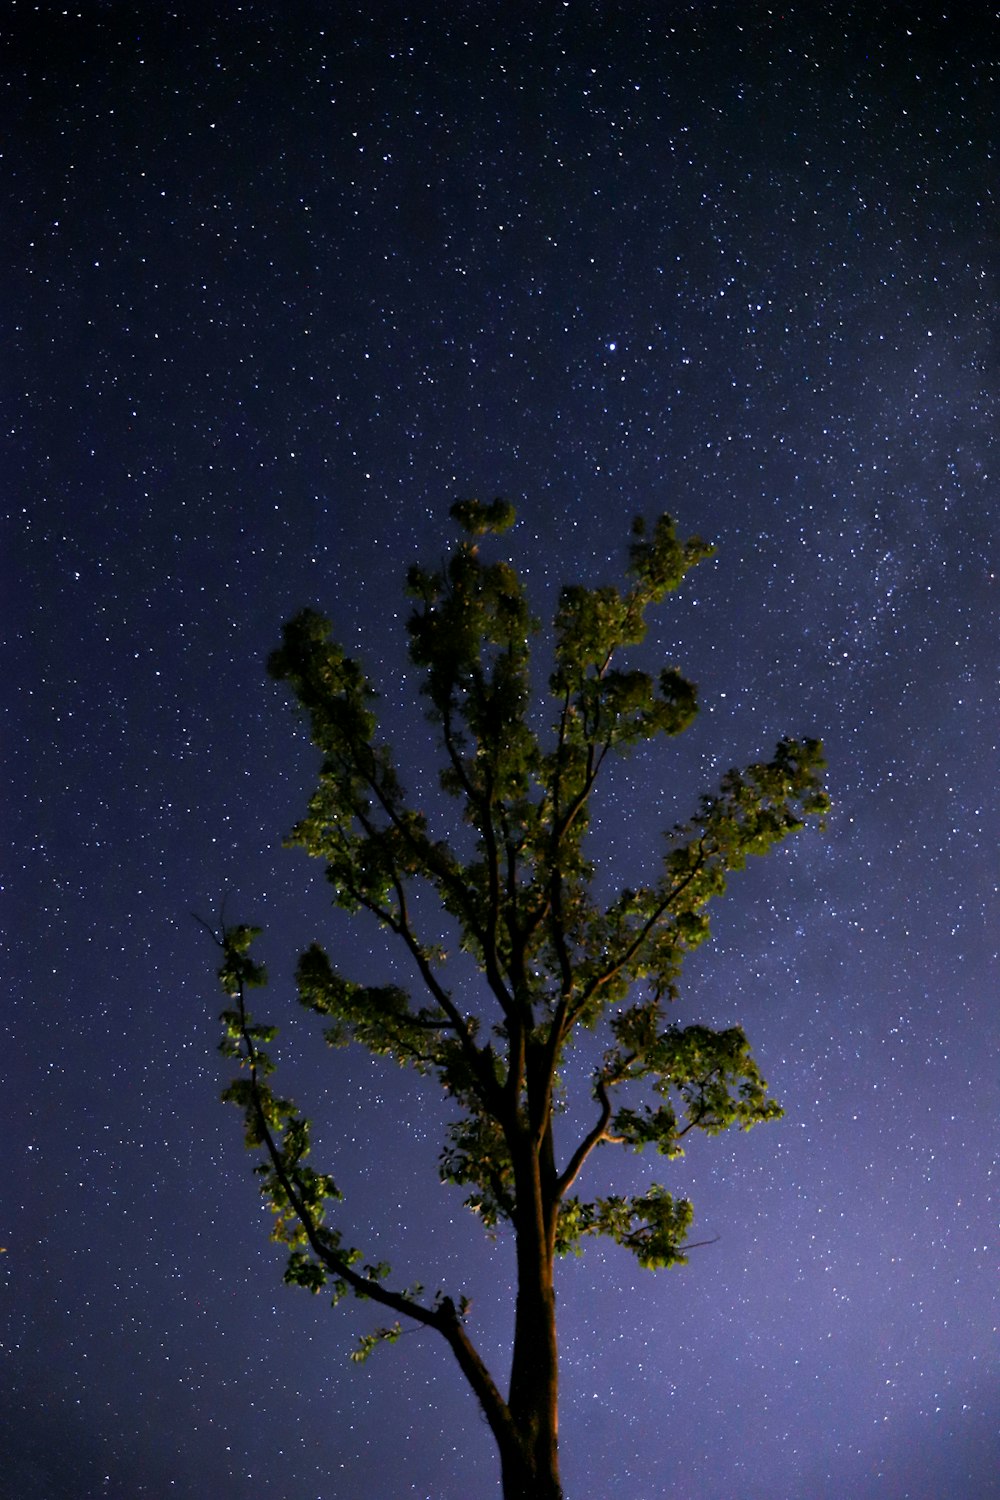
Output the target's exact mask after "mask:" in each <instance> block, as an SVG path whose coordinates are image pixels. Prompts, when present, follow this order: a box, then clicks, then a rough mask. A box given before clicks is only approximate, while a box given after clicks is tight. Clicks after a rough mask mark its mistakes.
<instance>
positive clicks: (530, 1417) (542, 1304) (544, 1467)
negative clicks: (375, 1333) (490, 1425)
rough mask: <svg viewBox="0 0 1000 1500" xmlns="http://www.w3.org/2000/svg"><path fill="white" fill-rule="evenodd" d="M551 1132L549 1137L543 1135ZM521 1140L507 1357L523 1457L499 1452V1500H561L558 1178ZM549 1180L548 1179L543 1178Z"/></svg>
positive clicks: (510, 1400)
mask: <svg viewBox="0 0 1000 1500" xmlns="http://www.w3.org/2000/svg"><path fill="white" fill-rule="evenodd" d="M546 1134H547V1135H548V1132H546ZM548 1146H549V1141H548V1140H546V1141H545V1142H544V1143H543V1146H542V1149H541V1151H540V1152H539V1151H538V1149H537V1148H536V1149H533V1148H532V1146H531V1145H530V1144H528V1143H525V1146H524V1149H523V1154H522V1153H518V1155H519V1157H520V1160H518V1161H516V1162H515V1178H516V1180H517V1210H516V1218H515V1231H516V1238H517V1305H516V1308H515V1314H514V1350H513V1357H512V1360H511V1373H510V1394H509V1396H508V1400H507V1406H508V1410H509V1411H510V1415H511V1421H512V1424H513V1427H514V1429H515V1431H516V1432H517V1434H518V1438H519V1440H520V1444H519V1446H520V1453H519V1454H514V1453H511V1454H509V1455H505V1454H504V1453H503V1452H502V1451H501V1467H502V1473H503V1493H504V1500H562V1493H563V1492H562V1485H561V1483H560V1479H559V1452H558V1437H559V1366H558V1349H557V1344H556V1307H555V1288H554V1283H553V1265H554V1260H555V1211H556V1205H555V1200H554V1195H553V1188H554V1180H555V1174H554V1172H552V1171H549V1172H546V1170H545V1163H546V1162H547V1160H548V1157H549V1156H550V1155H551V1152H550V1150H548V1149H547V1147H548ZM548 1178H551V1179H552V1181H551V1182H550V1181H548V1180H547V1179H548Z"/></svg>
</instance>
